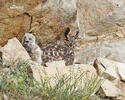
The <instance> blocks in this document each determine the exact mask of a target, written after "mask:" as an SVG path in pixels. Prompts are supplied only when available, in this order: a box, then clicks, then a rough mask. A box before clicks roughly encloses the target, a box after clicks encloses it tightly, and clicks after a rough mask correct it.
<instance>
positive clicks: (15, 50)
mask: <svg viewBox="0 0 125 100" xmlns="http://www.w3.org/2000/svg"><path fill="white" fill-rule="evenodd" d="M0 52H1V53H2V61H3V63H4V64H6V65H7V66H10V65H12V64H13V62H14V61H15V60H16V59H22V60H29V59H30V56H29V54H28V53H27V51H26V50H25V48H24V47H23V46H22V44H21V43H20V42H19V41H18V40H17V39H16V38H12V39H10V40H8V43H7V44H6V45H5V46H4V47H2V48H0Z"/></svg>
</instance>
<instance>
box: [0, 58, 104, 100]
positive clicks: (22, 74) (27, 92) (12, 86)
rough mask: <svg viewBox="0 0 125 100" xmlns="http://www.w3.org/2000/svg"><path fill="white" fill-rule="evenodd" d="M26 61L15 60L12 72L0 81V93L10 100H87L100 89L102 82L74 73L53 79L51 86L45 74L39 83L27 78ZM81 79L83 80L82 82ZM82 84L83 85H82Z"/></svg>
mask: <svg viewBox="0 0 125 100" xmlns="http://www.w3.org/2000/svg"><path fill="white" fill-rule="evenodd" d="M28 67H29V64H28V62H27V61H25V62H24V61H21V60H16V61H15V62H14V64H13V65H12V66H11V68H13V70H10V71H9V72H7V73H5V74H4V75H3V76H2V79H1V80H0V93H1V95H3V94H6V95H7V96H8V98H12V100H89V98H90V97H91V95H92V94H93V93H95V92H96V90H97V89H98V88H99V87H100V85H101V83H102V81H101V80H100V79H99V78H98V77H97V76H95V77H92V78H91V80H89V79H88V78H87V77H86V74H85V73H82V72H81V73H80V74H77V73H74V72H71V73H69V74H66V75H63V76H61V77H60V76H59V75H58V74H57V75H56V77H55V81H54V80H53V81H54V82H55V83H56V84H55V85H54V86H52V84H51V80H52V79H51V78H50V77H48V75H47V73H45V77H42V76H41V83H38V82H36V81H35V80H34V79H31V78H29V75H28V72H27V69H28ZM83 77H86V78H84V80H83ZM83 84H84V85H83Z"/></svg>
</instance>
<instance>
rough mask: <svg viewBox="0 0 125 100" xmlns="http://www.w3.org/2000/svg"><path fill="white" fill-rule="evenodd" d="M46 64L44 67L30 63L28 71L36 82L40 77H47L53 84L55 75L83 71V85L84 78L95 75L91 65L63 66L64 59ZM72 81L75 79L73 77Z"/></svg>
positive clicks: (59, 75)
mask: <svg viewBox="0 0 125 100" xmlns="http://www.w3.org/2000/svg"><path fill="white" fill-rule="evenodd" d="M46 65H47V66H46V67H43V66H39V65H38V64H36V63H31V65H30V68H31V70H30V72H32V76H33V77H34V79H35V80H36V81H38V82H41V78H49V79H50V83H51V85H52V86H54V85H55V82H56V81H57V80H56V78H57V76H58V77H60V78H61V77H63V75H73V76H72V77H74V76H76V77H77V76H79V75H81V74H82V73H83V74H84V75H83V76H84V77H83V78H82V80H83V83H82V84H83V86H84V83H85V80H86V81H87V80H91V79H92V78H94V77H97V74H96V70H95V68H94V67H93V66H91V65H84V64H75V65H71V66H65V62H64V61H54V62H49V63H47V64H46ZM72 81H75V77H74V79H73V80H72ZM80 82H81V81H80Z"/></svg>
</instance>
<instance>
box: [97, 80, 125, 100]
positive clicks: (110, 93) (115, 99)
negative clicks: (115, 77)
mask: <svg viewBox="0 0 125 100" xmlns="http://www.w3.org/2000/svg"><path fill="white" fill-rule="evenodd" d="M99 94H100V95H101V97H102V98H104V97H105V98H110V99H111V100H123V98H124V96H123V94H122V92H121V90H120V89H119V88H117V87H116V86H115V85H114V84H113V83H112V82H110V81H109V80H105V81H104V83H103V84H102V85H101V88H100V90H99Z"/></svg>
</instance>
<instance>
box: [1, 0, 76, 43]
mask: <svg viewBox="0 0 125 100" xmlns="http://www.w3.org/2000/svg"><path fill="white" fill-rule="evenodd" d="M0 12H1V14H0V38H1V40H0V45H4V44H5V43H6V42H7V40H8V39H9V38H12V37H17V38H18V39H21V37H22V36H23V35H24V33H25V32H33V33H34V34H35V35H36V37H37V42H40V43H43V42H44V43H45V42H48V41H52V40H54V39H56V38H57V37H59V36H61V34H63V33H64V31H65V28H66V27H70V28H71V33H72V34H75V27H76V26H75V20H76V2H75V0H70V1H67V0H34V1H32V0H27V1H24V0H18V1H17V0H16V1H12V0H9V1H3V0H0Z"/></svg>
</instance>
